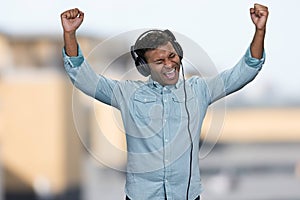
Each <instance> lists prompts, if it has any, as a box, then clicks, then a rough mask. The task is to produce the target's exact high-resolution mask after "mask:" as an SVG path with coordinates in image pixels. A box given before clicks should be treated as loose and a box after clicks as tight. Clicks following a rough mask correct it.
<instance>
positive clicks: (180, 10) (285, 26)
mask: <svg viewBox="0 0 300 200" xmlns="http://www.w3.org/2000/svg"><path fill="white" fill-rule="evenodd" d="M256 2H257V3H262V4H265V5H267V6H268V7H269V10H270V16H269V21H268V29H267V36H266V53H267V61H266V63H265V65H264V68H263V70H262V72H261V74H260V75H259V76H258V77H257V79H256V80H255V81H256V83H255V84H251V85H249V87H248V86H247V87H248V90H247V92H251V94H253V95H254V96H255V95H257V96H261V95H265V96H271V95H275V96H274V97H276V98H277V97H283V98H285V99H291V98H294V99H299V101H300V78H299V77H300V69H299V68H300V64H299V62H298V58H299V57H300V55H299V53H300V51H299V45H300V38H299V37H300V26H299V21H300V12H299V8H300V1H299V0H285V1H282V0H272V1H267V0H261V1H252V0H246V1H245V0H244V1H241V0H226V1H221V0H186V1H182V0H172V1H171V0H170V1H166V0H165V1H162V0H152V1H142V0H130V1H124V0H107V1H95V0H67V1H62V0H48V1H46V0H26V1H21V0H9V1H5V3H4V2H2V3H1V10H2V11H1V17H0V32H5V33H7V34H13V33H14V34H35V35H36V34H58V37H60V35H59V34H61V33H62V31H61V30H62V29H61V25H60V13H61V12H63V11H64V10H66V9H70V8H74V7H78V8H79V9H81V10H82V11H84V13H85V20H84V23H83V24H82V27H81V28H80V30H79V32H80V33H83V34H89V35H97V36H100V37H104V38H109V37H112V36H115V35H118V34H121V33H123V32H126V31H132V30H135V29H141V28H162V29H165V28H168V29H170V30H173V31H176V32H178V33H180V34H183V35H185V36H186V37H188V38H190V39H191V40H193V41H195V42H196V43H197V44H199V45H200V46H201V47H202V48H203V49H204V50H205V51H206V52H207V53H208V55H209V57H210V58H211V59H212V60H213V62H214V63H215V65H216V67H217V68H218V69H219V70H223V69H225V68H228V67H230V66H232V65H233V64H235V63H236V62H237V61H238V59H239V58H240V57H241V56H242V54H243V53H244V52H245V50H246V49H247V47H248V45H249V44H250V42H251V39H252V36H253V33H254V26H253V24H252V22H251V19H250V16H249V8H250V7H251V6H253V4H254V3H256ZM270 91H272V94H264V93H268V92H270Z"/></svg>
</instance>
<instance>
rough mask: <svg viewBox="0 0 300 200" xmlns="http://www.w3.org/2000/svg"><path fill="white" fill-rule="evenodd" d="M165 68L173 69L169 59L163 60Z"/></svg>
mask: <svg viewBox="0 0 300 200" xmlns="http://www.w3.org/2000/svg"><path fill="white" fill-rule="evenodd" d="M165 66H166V67H168V68H172V67H173V62H172V60H171V59H166V60H165Z"/></svg>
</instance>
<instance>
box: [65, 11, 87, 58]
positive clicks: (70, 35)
mask: <svg viewBox="0 0 300 200" xmlns="http://www.w3.org/2000/svg"><path fill="white" fill-rule="evenodd" d="M60 17H61V24H62V27H63V31H64V44H65V52H66V54H67V55H68V56H77V55H78V47H77V38H76V30H77V29H78V28H79V26H80V25H81V23H82V21H83V18H84V13H83V12H81V11H80V10H79V9H78V8H74V9H71V10H67V11H65V12H63V13H62V14H61V16H60Z"/></svg>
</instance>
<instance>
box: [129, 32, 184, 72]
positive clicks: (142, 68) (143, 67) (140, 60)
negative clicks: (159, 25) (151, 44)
mask: <svg viewBox="0 0 300 200" xmlns="http://www.w3.org/2000/svg"><path fill="white" fill-rule="evenodd" d="M151 32H161V33H166V34H167V35H168V37H169V38H170V42H171V44H172V45H173V48H174V49H175V51H176V53H177V55H178V56H179V58H180V63H181V60H182V58H183V50H182V48H181V46H180V44H179V43H178V42H177V41H176V38H175V36H174V34H173V33H172V32H171V31H169V30H168V29H166V30H155V29H152V30H148V31H146V32H144V33H142V34H141V35H140V36H139V37H138V39H137V40H136V42H135V44H134V45H133V46H131V48H130V52H131V56H132V58H133V60H134V63H135V66H136V68H137V70H138V71H139V72H140V73H141V74H142V75H143V76H146V77H147V76H149V75H150V68H149V66H148V64H147V61H146V60H145V58H144V57H143V56H141V55H138V53H137V50H138V49H137V48H136V45H137V43H138V42H139V41H140V40H141V39H142V38H144V37H145V36H147V35H148V34H149V33H151Z"/></svg>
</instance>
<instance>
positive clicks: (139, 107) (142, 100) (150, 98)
mask: <svg viewBox="0 0 300 200" xmlns="http://www.w3.org/2000/svg"><path fill="white" fill-rule="evenodd" d="M133 110H134V115H135V116H136V117H138V118H141V119H157V118H160V116H161V113H162V108H161V105H160V104H158V101H157V97H156V96H154V95H145V94H135V95H134V101H133Z"/></svg>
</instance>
